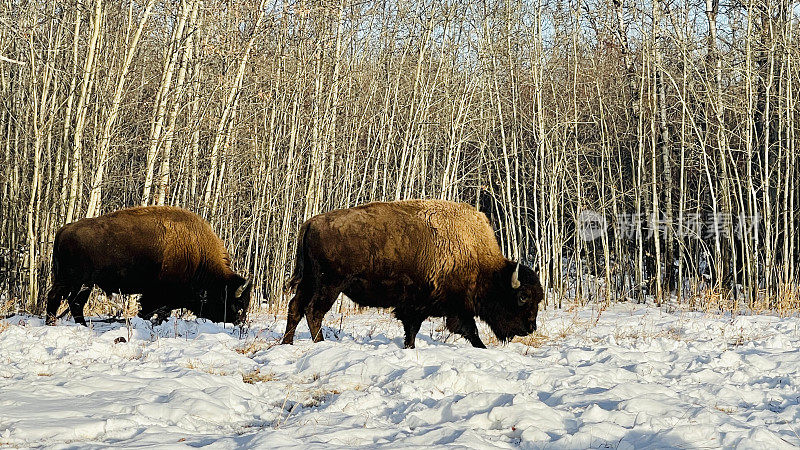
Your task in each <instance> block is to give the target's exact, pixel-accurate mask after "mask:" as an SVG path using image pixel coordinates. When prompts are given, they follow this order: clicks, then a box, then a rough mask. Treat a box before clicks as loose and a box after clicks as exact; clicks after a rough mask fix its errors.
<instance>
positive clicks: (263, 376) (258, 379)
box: [242, 370, 275, 384]
mask: <svg viewBox="0 0 800 450" xmlns="http://www.w3.org/2000/svg"><path fill="white" fill-rule="evenodd" d="M274 379H275V374H274V373H272V372H269V373H262V372H261V371H260V370H253V371H252V372H246V373H243V374H242V381H244V382H245V383H247V384H256V383H263V382H266V381H272V380H274Z"/></svg>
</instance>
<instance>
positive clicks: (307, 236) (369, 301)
mask: <svg viewBox="0 0 800 450" xmlns="http://www.w3.org/2000/svg"><path fill="white" fill-rule="evenodd" d="M286 289H287V292H289V293H290V292H292V291H294V292H295V295H294V297H293V298H292V300H291V301H290V302H289V311H288V317H287V323H286V333H285V334H284V336H283V341H282V343H284V344H291V343H292V342H293V341H294V333H295V329H296V328H297V324H298V322H299V321H300V319H301V318H302V317H303V315H305V316H306V320H307V321H308V327H309V329H310V331H311V336H312V338H313V340H314V342H319V341H322V340H323V337H322V334H321V333H320V327H321V324H322V318H323V317H324V316H325V313H326V312H327V311H328V310H329V309H330V308H331V306H332V305H333V303H334V301H336V298H337V297H338V295H339V293H344V294H345V295H346V296H347V297H348V298H350V299H351V300H353V301H354V302H355V303H357V304H359V305H362V306H374V307H380V308H390V307H391V308H393V309H394V311H393V313H394V315H395V317H396V318H397V319H399V320H400V321H401V322H402V323H403V329H404V331H405V347H406V348H414V340H415V337H416V335H417V332H418V331H419V328H420V326H421V325H422V322H423V321H424V320H425V319H426V318H428V317H431V316H434V317H445V318H446V320H445V324H446V326H447V328H448V329H449V330H450V331H451V332H454V333H458V334H460V335H462V336H463V337H464V338H466V339H467V340H468V341H469V342H470V343H471V344H472V345H473V346H474V347H480V348H485V345H484V344H483V342H482V341H481V339H480V338H479V337H478V328H477V326H476V325H475V319H474V317H475V316H478V317H480V318H481V319H482V320H484V321H485V322H486V323H487V324H489V327H490V328H491V329H492V331H493V332H494V334H495V335H496V336H497V337H498V338H499V339H501V340H504V341H506V340H509V339H511V338H513V337H514V336H518V335H527V334H530V333H531V332H533V331H534V330H536V314H537V311H538V308H539V303H540V302H541V301H542V299H543V298H544V293H543V290H542V285H541V283H540V282H539V278H538V276H537V275H536V273H535V272H534V271H533V270H531V269H530V268H528V267H525V266H523V265H520V264H519V263H515V262H512V261H509V260H508V259H506V258H505V257H504V256H503V254H502V253H501V251H500V247H499V246H498V244H497V239H496V238H495V235H494V232H493V230H492V227H491V225H490V224H489V221H488V219H487V218H486V216H485V215H484V214H483V213H481V212H479V211H477V210H476V209H475V208H473V207H472V206H470V205H467V204H463V203H454V202H449V201H440V200H405V201H397V202H389V203H384V202H375V203H369V204H366V205H362V206H358V207H355V208H350V209H340V210H336V211H331V212H328V213H324V214H320V215H318V216H315V217H312V218H311V219H309V220H308V221H306V222H305V223H304V224H303V225H302V227H301V228H300V232H299V235H298V239H297V254H296V257H295V267H294V272H293V274H292V276H291V278H290V279H289V280H288V281H287V284H286Z"/></svg>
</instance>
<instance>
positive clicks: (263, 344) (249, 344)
mask: <svg viewBox="0 0 800 450" xmlns="http://www.w3.org/2000/svg"><path fill="white" fill-rule="evenodd" d="M276 345H278V341H274V342H267V341H266V339H261V338H258V339H253V340H251V341H246V342H245V343H244V344H242V345H240V346H239V347H236V348H235V349H234V350H235V351H236V353H239V354H241V355H245V356H253V355H254V354H256V353H258V352H260V351H262V350H269V349H271V348H272V347H274V346H276Z"/></svg>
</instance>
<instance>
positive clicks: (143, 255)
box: [47, 206, 252, 325]
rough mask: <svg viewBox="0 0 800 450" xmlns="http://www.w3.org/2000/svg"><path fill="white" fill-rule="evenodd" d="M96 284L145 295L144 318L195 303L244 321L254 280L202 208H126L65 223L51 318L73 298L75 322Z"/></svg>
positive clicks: (218, 316) (56, 256) (203, 312)
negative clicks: (235, 264) (234, 262)
mask: <svg viewBox="0 0 800 450" xmlns="http://www.w3.org/2000/svg"><path fill="white" fill-rule="evenodd" d="M93 285H97V286H98V287H100V288H101V289H102V290H103V291H105V292H106V293H107V294H108V295H111V294H112V293H121V294H142V296H141V298H140V299H139V304H140V306H141V310H140V312H139V316H140V317H143V318H148V319H149V318H151V317H152V316H153V315H154V314H155V315H157V319H156V320H157V321H158V322H161V321H163V320H164V319H165V318H166V316H167V314H169V312H170V311H171V310H173V309H176V308H188V309H190V310H192V311H193V312H194V313H195V314H196V315H197V316H198V317H203V318H207V319H210V320H213V321H215V322H219V321H226V322H228V321H232V322H234V323H240V322H242V321H244V319H245V315H246V313H247V309H248V308H249V306H250V290H251V286H252V285H251V284H250V283H249V282H248V281H247V280H246V279H245V278H244V277H242V276H240V275H238V274H236V273H235V272H233V271H232V270H231V268H230V257H229V256H228V252H227V250H225V245H224V244H223V243H222V241H221V240H220V238H219V237H218V236H217V235H216V234H215V233H214V231H213V230H212V229H211V225H209V224H208V222H206V221H205V220H203V219H202V218H200V217H199V216H197V215H196V214H194V213H192V212H190V211H187V210H185V209H181V208H174V207H169V206H145V207H136V208H129V209H122V210H119V211H116V212H113V213H110V214H107V215H104V216H100V217H96V218H92V219H83V220H79V221H77V222H74V223H70V224H68V225H64V226H63V227H61V229H60V230H58V232H57V233H56V238H55V242H54V243H53V286H52V287H51V288H50V291H49V292H48V293H47V323H48V324H51V325H52V324H54V323H55V320H56V311H57V310H58V307H59V305H60V304H61V299H62V298H64V297H66V298H67V303H68V305H69V311H70V313H71V314H72V317H73V318H74V319H75V322H77V323H80V324H82V325H86V321H85V320H84V318H83V307H84V305H85V304H86V301H87V300H88V298H89V293H90V292H91V288H92V286H93Z"/></svg>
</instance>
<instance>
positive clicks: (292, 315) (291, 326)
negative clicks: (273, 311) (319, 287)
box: [281, 283, 313, 344]
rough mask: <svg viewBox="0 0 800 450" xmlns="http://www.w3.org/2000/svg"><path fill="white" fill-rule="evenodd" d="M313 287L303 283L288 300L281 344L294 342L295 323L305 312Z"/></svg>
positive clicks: (298, 321)
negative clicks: (284, 329)
mask: <svg viewBox="0 0 800 450" xmlns="http://www.w3.org/2000/svg"><path fill="white" fill-rule="evenodd" d="M312 294H313V289H310V288H309V287H308V286H306V285H305V284H304V283H301V284H300V286H298V288H297V291H296V292H295V294H294V297H292V299H291V300H290V301H289V308H288V311H287V313H286V331H285V332H284V334H283V340H281V344H291V343H293V342H294V332H295V330H296V329H297V324H298V323H300V319H302V318H303V315H304V314H305V313H306V307H307V306H308V304H309V303H310V302H311V296H312Z"/></svg>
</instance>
